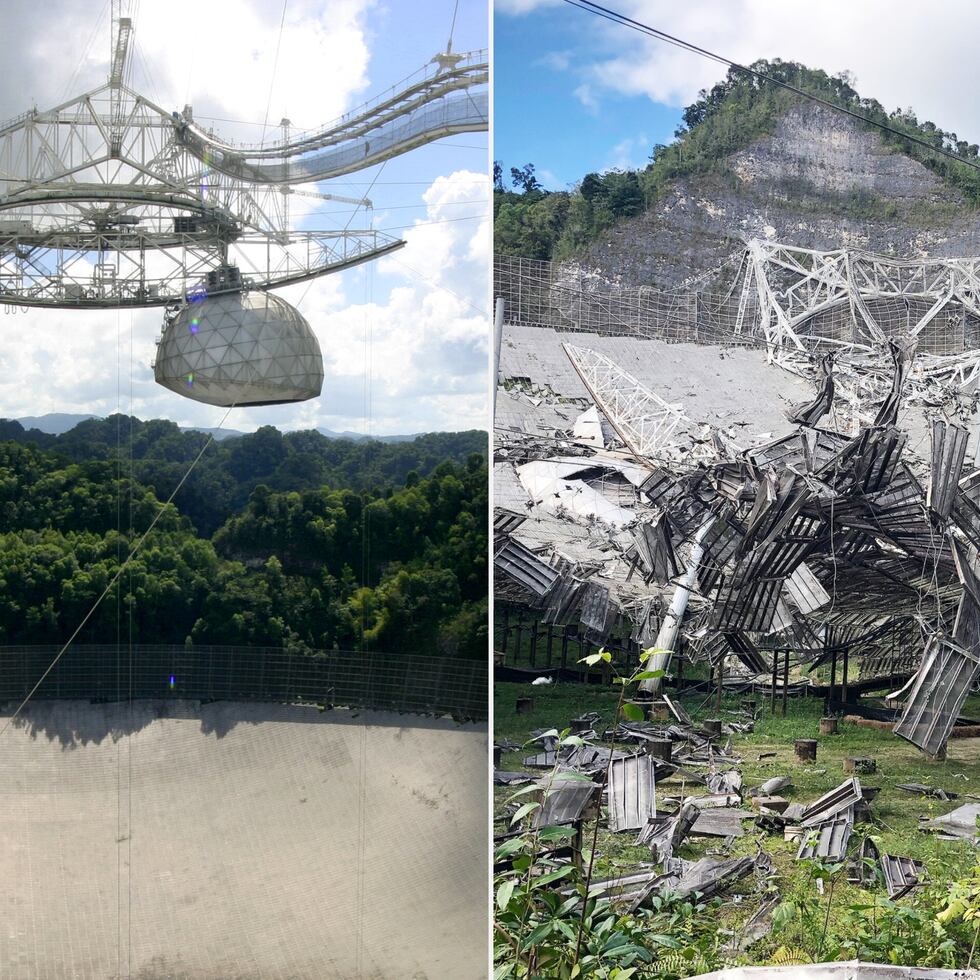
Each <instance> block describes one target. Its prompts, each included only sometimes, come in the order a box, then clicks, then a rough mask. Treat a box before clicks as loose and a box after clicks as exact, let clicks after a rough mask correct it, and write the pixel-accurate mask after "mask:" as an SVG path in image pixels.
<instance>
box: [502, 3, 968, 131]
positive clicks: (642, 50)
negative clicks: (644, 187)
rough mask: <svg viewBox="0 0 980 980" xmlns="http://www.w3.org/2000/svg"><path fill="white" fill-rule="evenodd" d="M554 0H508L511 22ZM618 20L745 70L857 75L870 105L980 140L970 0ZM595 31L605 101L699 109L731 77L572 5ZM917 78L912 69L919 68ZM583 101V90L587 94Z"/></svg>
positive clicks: (596, 85) (754, 7)
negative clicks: (760, 67) (768, 64)
mask: <svg viewBox="0 0 980 980" xmlns="http://www.w3.org/2000/svg"><path fill="white" fill-rule="evenodd" d="M547 6H552V3H551V0H504V2H498V3H497V4H496V9H497V11H498V12H500V13H504V14H511V15H520V14H526V13H529V12H531V11H532V10H535V9H539V8H542V7H547ZM615 8H616V10H617V11H619V12H621V13H623V14H625V15H626V16H628V17H632V18H633V19H635V20H637V21H640V22H641V23H644V24H649V25H650V26H652V27H656V28H658V29H660V30H663V31H666V32H667V33H669V34H672V35H674V36H676V37H680V38H683V39H684V40H687V41H691V42H693V43H695V44H698V45H700V46H701V47H704V48H707V49H708V50H710V51H714V52H716V53H718V54H720V55H723V56H725V57H728V58H732V59H733V60H735V61H738V62H741V63H743V64H747V63H750V62H752V61H755V60H756V59H758V58H769V59H771V58H777V57H779V58H782V59H783V60H786V61H800V62H803V63H804V64H806V65H809V66H810V67H812V68H822V69H824V70H825V71H827V72H829V73H830V74H836V73H837V72H840V71H844V70H851V71H853V72H854V73H855V75H856V76H857V79H858V85H857V88H858V91H860V92H861V94H862V95H864V96H867V97H870V98H876V99H878V100H879V101H880V102H881V103H882V104H883V105H884V106H885V107H886V108H887V109H889V110H891V109H894V108H896V107H897V106H909V105H911V106H913V107H914V108H915V111H916V113H917V114H918V116H919V118H920V119H931V120H932V121H933V122H935V123H936V124H937V125H938V126H941V127H942V128H944V129H947V130H953V131H956V132H957V133H959V135H960V136H961V137H964V136H966V137H968V138H970V139H971V140H972V141H974V142H975V141H977V140H978V139H980V105H978V103H977V100H976V98H975V89H976V85H975V81H976V79H975V74H976V68H975V64H976V37H977V34H978V32H980V7H978V6H977V4H975V3H971V2H969V0H948V2H946V3H944V4H942V5H941V8H937V7H936V5H933V4H915V3H903V4H895V3H891V2H888V0H865V2H863V3H854V2H852V0H825V2H824V3H822V4H821V5H820V8H819V15H818V16H814V8H813V7H812V5H807V4H796V3H786V2H784V0H697V2H694V3H687V4H679V3H675V2H673V0H621V2H619V3H618V4H616V5H615ZM558 15H560V16H563V17H568V18H569V19H572V18H574V19H577V20H578V21H579V23H580V24H583V23H584V25H585V26H586V28H587V30H586V31H585V35H586V37H588V49H591V51H592V52H593V55H592V57H589V56H588V55H587V54H586V56H585V57H582V50H581V49H580V50H579V51H578V52H577V55H578V64H579V75H580V81H581V83H582V84H587V85H589V86H590V94H591V97H592V98H593V99H600V100H601V96H602V93H603V92H606V93H619V94H626V95H641V96H647V97H649V98H650V99H652V100H653V101H656V102H661V103H666V104H668V105H674V106H684V105H688V104H689V103H690V102H692V101H693V100H694V99H695V98H696V96H697V93H698V90H699V89H701V88H705V87H710V86H711V85H713V84H714V83H715V82H717V81H719V80H720V79H721V78H722V77H723V76H724V74H725V68H724V67H723V66H721V65H718V64H717V63H715V62H712V61H710V60H708V59H706V58H704V57H701V56H699V55H696V54H691V53H688V52H686V51H682V50H680V49H678V48H676V47H673V46H671V45H668V44H666V43H665V42H662V41H656V40H653V39H651V38H649V37H645V36H643V35H641V34H640V33H638V32H636V31H631V30H629V29H627V28H625V27H622V26H618V25H615V24H612V23H609V22H608V21H604V20H602V19H600V18H598V17H594V16H592V15H590V14H587V13H584V12H582V11H578V10H572V9H571V8H569V7H567V6H563V9H562V10H561V11H560V12H559V13H558V14H556V16H558ZM910 69H911V70H910ZM576 94H578V92H576Z"/></svg>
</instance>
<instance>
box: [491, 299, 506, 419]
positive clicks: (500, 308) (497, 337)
mask: <svg viewBox="0 0 980 980" xmlns="http://www.w3.org/2000/svg"><path fill="white" fill-rule="evenodd" d="M503 336H504V298H503V296H498V297H497V302H496V305H495V306H494V310H493V417H494V419H496V417H497V388H498V387H499V386H500V345H501V342H502V340H503Z"/></svg>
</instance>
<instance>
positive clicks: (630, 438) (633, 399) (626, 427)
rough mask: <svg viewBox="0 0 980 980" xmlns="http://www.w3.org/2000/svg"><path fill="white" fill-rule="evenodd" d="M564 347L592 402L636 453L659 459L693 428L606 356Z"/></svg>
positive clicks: (582, 349) (687, 420)
mask: <svg viewBox="0 0 980 980" xmlns="http://www.w3.org/2000/svg"><path fill="white" fill-rule="evenodd" d="M562 346H563V348H564V349H565V353H566V354H567V355H568V359H569V360H570V361H571V362H572V366H573V367H574V368H575V371H576V372H577V374H578V376H579V378H581V380H582V383H583V384H584V385H585V387H586V389H587V390H588V392H589V394H590V395H591V397H592V400H593V401H594V402H595V403H596V405H597V406H598V407H599V409H600V410H601V411H602V412H603V413H604V414H605V416H606V418H607V419H608V420H609V424H610V425H611V426H612V427H613V428H614V429H615V430H616V434H617V435H618V436H619V438H620V439H622V440H623V442H624V443H625V444H626V445H627V446H628V447H629V449H630V450H631V451H632V452H634V453H636V454H637V455H640V456H646V457H650V458H656V457H658V456H660V455H662V453H663V451H664V450H665V449H666V447H667V446H668V445H669V443H670V441H671V437H672V436H673V435H674V434H675V432H677V430H678V429H680V428H687V427H688V426H690V425H691V421H690V419H688V417H687V416H686V415H685V414H684V413H683V412H682V411H681V410H680V409H679V408H677V406H675V405H670V404H668V403H667V402H665V401H664V400H663V399H662V398H661V397H660V396H659V395H657V394H655V393H654V392H652V391H650V389H649V388H647V387H646V386H645V385H643V384H642V383H641V382H639V381H637V379H636V378H634V377H633V375H631V374H630V373H629V372H628V371H625V370H623V368H621V367H620V366H619V365H618V364H616V363H615V361H612V360H610V359H609V358H608V357H606V355H605V354H600V353H599V351H596V350H591V349H589V348H587V347H575V346H573V345H572V344H563V345H562Z"/></svg>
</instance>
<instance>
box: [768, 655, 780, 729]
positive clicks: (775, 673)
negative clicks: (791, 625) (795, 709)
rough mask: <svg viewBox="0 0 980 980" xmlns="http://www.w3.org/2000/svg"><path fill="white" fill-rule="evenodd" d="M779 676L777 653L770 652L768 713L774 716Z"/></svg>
mask: <svg viewBox="0 0 980 980" xmlns="http://www.w3.org/2000/svg"><path fill="white" fill-rule="evenodd" d="M778 676H779V651H778V650H773V651H772V691H770V693H769V713H770V714H771V715H775V714H776V679H777V678H778Z"/></svg>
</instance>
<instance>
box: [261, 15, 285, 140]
mask: <svg viewBox="0 0 980 980" xmlns="http://www.w3.org/2000/svg"><path fill="white" fill-rule="evenodd" d="M288 5H289V0H282V17H281V18H280V19H279V37H278V38H277V39H276V55H275V57H274V58H273V59H272V78H270V79H269V98H268V99H267V100H266V103H265V119H263V120H262V138H261V139H260V140H259V142H260V143H264V142H265V130H266V127H267V126H268V125H269V110H270V109H271V108H272V93H273V92H274V91H275V87H276V73H277V72H278V71H279V48H280V46H281V45H282V31H283V27H284V26H285V24H286V7H287V6H288Z"/></svg>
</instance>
